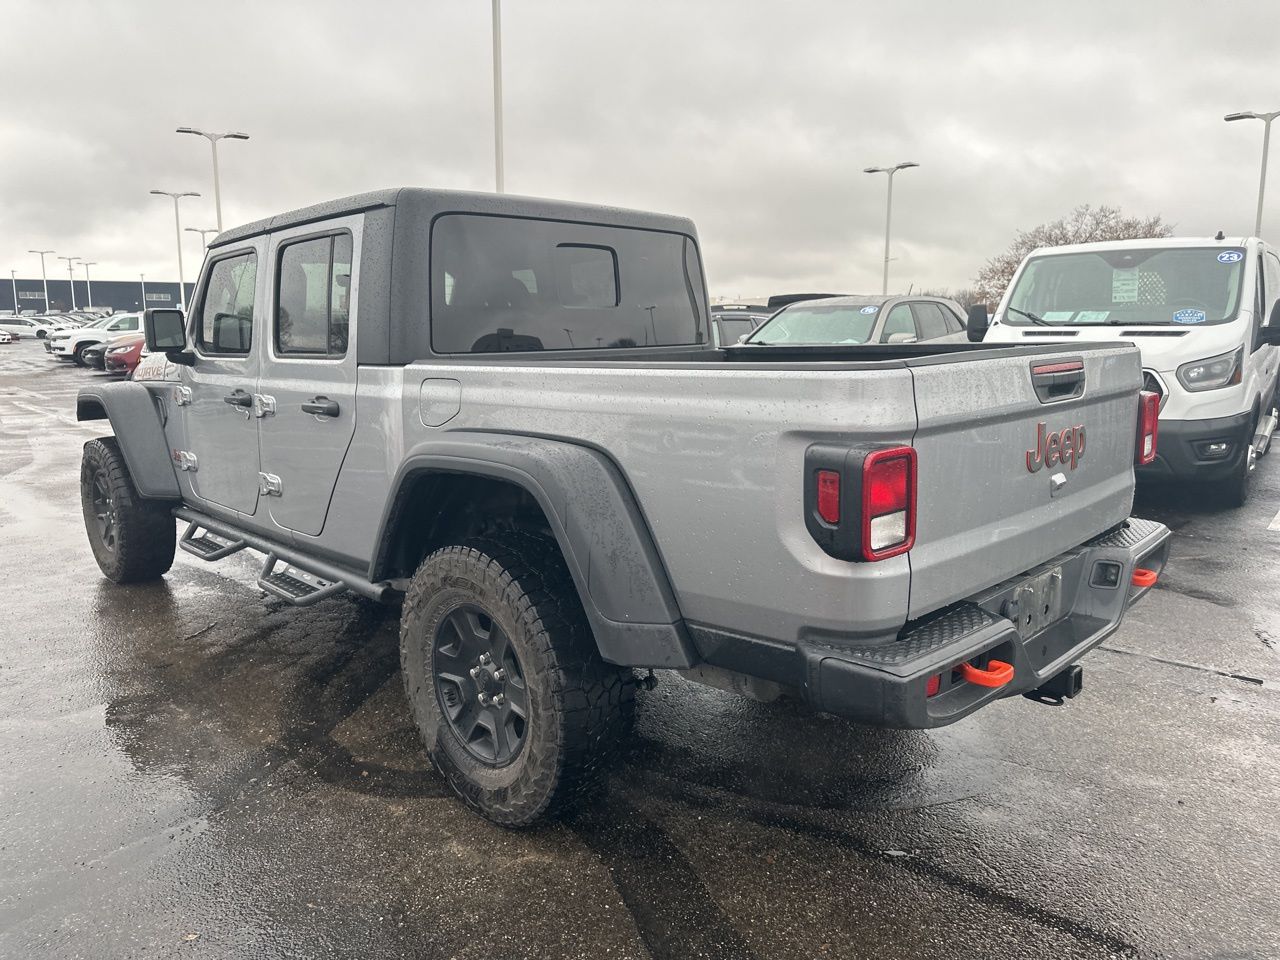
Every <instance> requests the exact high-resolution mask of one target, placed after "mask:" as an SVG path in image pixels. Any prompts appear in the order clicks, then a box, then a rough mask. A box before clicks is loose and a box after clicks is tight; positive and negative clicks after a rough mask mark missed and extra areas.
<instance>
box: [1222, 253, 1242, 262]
mask: <svg viewBox="0 0 1280 960" xmlns="http://www.w3.org/2000/svg"><path fill="white" fill-rule="evenodd" d="M1243 259H1244V251H1243V250H1223V251H1222V252H1221V253H1220V254H1218V262H1219V263H1239V262H1240V261H1241V260H1243Z"/></svg>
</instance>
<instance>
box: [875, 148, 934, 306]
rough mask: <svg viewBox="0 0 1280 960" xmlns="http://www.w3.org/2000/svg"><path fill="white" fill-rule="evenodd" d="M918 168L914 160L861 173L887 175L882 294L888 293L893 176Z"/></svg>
mask: <svg viewBox="0 0 1280 960" xmlns="http://www.w3.org/2000/svg"><path fill="white" fill-rule="evenodd" d="M918 166H920V164H918V163H916V162H915V161H914V160H908V161H907V162H906V163H899V164H897V165H895V166H892V167H866V168H865V169H864V170H863V171H862V172H863V173H887V174H888V175H889V199H888V202H887V203H886V204H885V214H884V279H883V281H882V282H881V286H880V292H881V293H884V294H887V293H888V292H889V231H890V228H891V227H892V225H893V175H894V174H895V173H897V172H898V171H899V170H906V169H907V168H908V167H918Z"/></svg>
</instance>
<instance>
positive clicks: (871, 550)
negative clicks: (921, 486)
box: [862, 447, 916, 560]
mask: <svg viewBox="0 0 1280 960" xmlns="http://www.w3.org/2000/svg"><path fill="white" fill-rule="evenodd" d="M915 539H916V452H915V450H913V449H912V448H911V447H893V448H892V449H889V450H876V451H874V452H873V453H870V454H868V455H867V458H866V459H865V460H864V461H863V462H862V556H863V558H864V559H867V560H884V559H887V558H888V557H896V556H897V555H898V554H900V553H906V552H907V551H908V550H910V549H911V545H912V544H913V543H915Z"/></svg>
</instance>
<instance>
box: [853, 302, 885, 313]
mask: <svg viewBox="0 0 1280 960" xmlns="http://www.w3.org/2000/svg"><path fill="white" fill-rule="evenodd" d="M879 309H880V308H879V307H877V306H875V305H874V304H872V305H871V306H869V307H863V308H862V309H861V310H859V311H858V312H859V313H868V314H870V313H875V312H876V311H877V310H879Z"/></svg>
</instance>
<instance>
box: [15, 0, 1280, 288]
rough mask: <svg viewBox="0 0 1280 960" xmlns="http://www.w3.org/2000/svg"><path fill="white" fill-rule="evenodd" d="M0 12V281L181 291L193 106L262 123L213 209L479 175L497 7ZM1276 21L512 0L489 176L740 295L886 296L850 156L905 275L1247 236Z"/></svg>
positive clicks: (198, 112)
mask: <svg viewBox="0 0 1280 960" xmlns="http://www.w3.org/2000/svg"><path fill="white" fill-rule="evenodd" d="M0 24H3V35H4V37H5V39H4V42H3V44H2V45H0V46H2V47H3V52H2V53H0V268H2V269H3V274H0V275H7V272H8V270H9V269H10V268H14V269H17V270H18V271H19V276H38V275H39V261H38V260H37V259H36V258H35V257H33V256H31V255H29V254H28V253H27V252H26V251H27V250H28V249H30V248H42V247H43V248H53V249H56V250H57V252H58V253H60V254H70V255H75V256H79V257H81V258H84V259H88V260H96V261H98V263H99V265H98V266H97V267H95V268H93V269H94V276H95V277H98V278H102V279H122V280H123V279H133V278H136V277H137V275H138V273H139V272H145V273H146V274H147V275H148V277H150V278H155V279H176V273H177V269H176V265H175V262H174V261H175V256H174V235H173V210H172V205H171V203H170V201H168V200H167V199H165V198H161V197H153V196H150V195H149V194H148V192H147V191H148V190H150V189H151V188H161V189H166V190H198V191H200V192H201V193H203V194H204V197H202V198H201V199H198V200H192V201H184V204H186V206H184V226H193V227H211V226H213V224H214V213H213V198H212V195H213V188H212V181H211V172H210V161H209V150H208V145H207V143H206V142H205V141H204V140H202V139H198V138H196V137H190V136H179V135H177V134H175V133H174V132H173V130H174V128H175V127H177V126H182V125H189V126H196V127H201V128H204V129H210V130H234V129H238V130H243V131H246V132H247V133H249V134H250V135H251V136H252V139H251V140H249V141H248V142H246V143H238V142H228V143H224V144H223V146H222V148H221V151H220V159H221V163H222V187H223V220H224V225H225V226H228V227H229V226H232V225H234V224H237V223H242V222H244V221H247V220H253V219H256V218H258V217H262V216H266V215H269V214H272V213H276V212H279V211H282V210H287V209H290V208H293V207H297V206H302V205H305V204H309V203H313V202H317V201H320V200H325V199H329V198H333V197H338V196H343V195H346V194H350V193H357V192H360V191H364V190H369V189H373V188H378V187H385V186H396V185H405V184H413V185H422V186H435V187H447V188H456V189H470V190H490V189H492V188H493V182H494V180H493V120H492V105H493V101H492V86H491V83H492V80H491V76H492V75H491V47H490V43H491V39H490V4H489V0H417V2H412V3H409V2H405V3H393V2H384V0H362V2H354V3H353V2H350V0H347V2H342V3H329V2H323V0H308V2H305V3H288V2H280V0H273V2H271V3H244V2H236V0H206V2H200V3H184V2H179V0H168V2H163V3H149V2H133V3H126V2H123V0H101V2H97V3H89V2H83V3H75V2H69V0H68V2H57V3H55V2H30V3H27V2H15V0H0ZM1278 36H1280V3H1276V2H1275V0H1246V2H1234V3H1210V2H1204V0H1195V2H1192V0H1154V2H1135V0H1125V2H1116V0H1112V2H1085V0H1074V2H1070V3H1066V2H1060V3H1026V2H1022V3H994V2H973V0H970V2H963V3H962V2H955V0H936V2H906V0H900V2H897V3H883V2H882V3H876V4H870V3H858V2H850V0H836V2H817V0H813V2H806V0H786V2H764V0H756V2H753V0H697V2H694V0H684V2H659V0H644V2H637V0H631V2H614V0H504V3H503V40H504V54H503V56H504V60H505V70H504V76H505V90H506V119H507V124H506V178H507V184H506V186H507V190H508V192H511V193H522V194H530V195H535V196H544V197H555V198H563V199H572V200H580V201H586V202H600V203H609V204H617V205H622V206H630V207H637V208H642V209H651V210H658V211H662V212H668V213H678V214H683V215H686V216H690V217H692V218H693V219H694V220H695V221H696V222H697V224H698V227H699V231H700V234H701V237H702V242H703V247H704V256H705V261H706V266H707V272H708V275H709V278H710V285H711V292H712V294H713V295H729V296H734V295H739V294H742V295H749V294H767V293H773V292H779V291H784V290H801V289H826V290H831V291H840V292H875V291H877V290H878V289H879V275H880V267H881V263H880V259H881V257H882V255H883V253H882V244H883V242H884V188H885V178H884V177H883V176H882V175H881V176H869V175H867V174H863V173H862V172H861V170H862V168H863V167H866V166H872V165H884V164H892V163H896V162H899V161H903V160H914V161H917V162H918V163H920V165H921V166H920V168H919V169H917V170H908V171H905V172H904V173H900V174H899V175H898V176H897V178H896V190H895V204H894V238H895V239H894V257H895V260H894V262H893V264H892V278H891V286H892V287H895V288H900V289H906V287H907V285H908V284H914V285H915V287H916V289H920V288H921V287H922V286H924V287H960V286H966V285H968V284H969V282H970V280H971V278H972V277H973V275H974V273H975V272H976V271H977V269H978V267H979V266H980V265H981V264H982V262H983V261H984V260H985V259H986V257H987V256H989V255H991V254H992V253H994V252H996V251H998V250H999V249H1001V248H1003V247H1004V246H1005V245H1006V244H1007V243H1008V242H1009V240H1010V239H1011V238H1012V235H1013V233H1014V231H1015V230H1017V229H1019V228H1028V227H1031V226H1034V225H1035V224H1037V223H1040V222H1042V221H1044V220H1047V219H1052V218H1054V217H1056V216H1059V215H1061V214H1063V213H1065V212H1067V211H1068V210H1070V209H1071V208H1072V207H1073V206H1074V205H1076V204H1079V203H1086V202H1088V203H1095V204H1097V203H1110V204H1117V205H1119V206H1121V207H1122V208H1123V209H1124V210H1125V211H1126V212H1129V213H1134V214H1152V213H1159V214H1162V215H1163V216H1164V217H1165V218H1166V219H1167V220H1169V221H1172V222H1173V223H1174V224H1176V227H1177V232H1178V233H1181V234H1188V233H1190V234H1210V233H1213V232H1214V231H1216V230H1218V229H1219V228H1222V229H1225V230H1226V231H1227V232H1228V233H1232V232H1236V233H1240V232H1251V231H1252V223H1253V214H1254V204H1255V203H1256V198H1257V176H1258V165H1259V158H1260V151H1261V136H1262V125H1261V124H1260V123H1258V122H1256V121H1250V122H1242V123H1234V124H1226V123H1224V122H1223V121H1222V116H1223V114H1225V113H1228V112H1230V111H1233V110H1274V109H1280V43H1277V40H1276V38H1277V37H1278ZM1276 146H1277V152H1280V143H1277V145H1276ZM1273 167H1276V168H1277V173H1276V176H1277V179H1275V180H1273V184H1274V186H1273V189H1272V193H1271V197H1272V200H1271V202H1270V203H1269V204H1268V214H1269V218H1268V219H1269V220H1270V222H1271V225H1272V227H1273V229H1274V231H1275V232H1276V233H1278V234H1280V199H1278V198H1280V162H1275V163H1273ZM1264 232H1265V227H1264ZM184 243H185V250H186V257H187V263H188V266H187V279H188V280H191V279H193V278H194V273H195V268H194V264H195V263H197V262H198V261H199V259H200V249H201V248H200V243H199V238H198V237H197V236H196V235H195V234H185V235H184ZM58 266H62V265H61V264H60V263H59V264H58ZM82 276H83V273H82V272H78V273H77V277H82Z"/></svg>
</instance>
